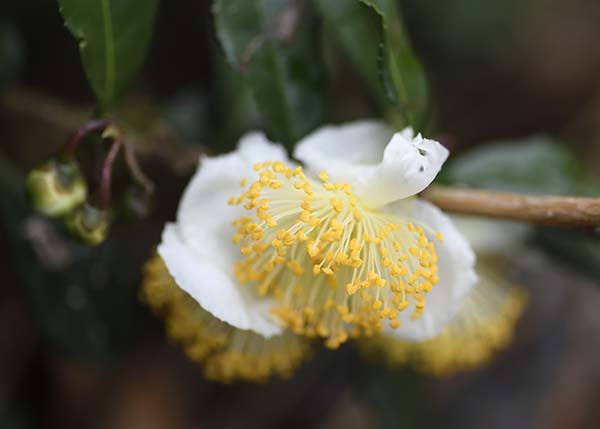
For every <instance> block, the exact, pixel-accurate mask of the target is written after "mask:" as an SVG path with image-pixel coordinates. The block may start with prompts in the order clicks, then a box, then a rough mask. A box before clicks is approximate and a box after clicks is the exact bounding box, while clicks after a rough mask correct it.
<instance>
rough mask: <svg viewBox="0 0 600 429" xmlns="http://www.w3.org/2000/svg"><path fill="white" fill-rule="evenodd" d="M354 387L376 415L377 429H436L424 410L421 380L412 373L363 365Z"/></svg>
mask: <svg viewBox="0 0 600 429" xmlns="http://www.w3.org/2000/svg"><path fill="white" fill-rule="evenodd" d="M360 366H361V368H360V371H357V374H356V375H357V376H356V377H355V380H354V383H355V385H356V390H357V391H358V392H361V393H362V394H363V395H364V397H365V399H366V400H367V401H368V402H369V403H370V405H371V406H372V407H373V408H374V410H375V411H376V415H377V416H378V417H379V422H378V423H379V424H378V427H381V428H384V429H388V428H389V429H392V428H403V429H404V428H406V429H409V428H420V427H436V425H435V424H433V419H432V418H431V416H429V415H428V414H427V410H426V409H425V407H424V404H425V403H426V401H424V398H425V394H424V392H423V386H422V380H423V379H422V378H421V377H420V376H419V375H418V374H416V373H414V372H413V371H409V370H390V369H389V368H387V367H385V366H384V365H381V364H379V363H373V362H363V363H362V364H360Z"/></svg>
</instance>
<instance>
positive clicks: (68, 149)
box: [63, 119, 110, 159]
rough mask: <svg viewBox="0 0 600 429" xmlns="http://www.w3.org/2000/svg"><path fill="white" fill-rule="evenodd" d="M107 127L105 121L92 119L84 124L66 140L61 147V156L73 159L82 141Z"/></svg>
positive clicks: (106, 121)
mask: <svg viewBox="0 0 600 429" xmlns="http://www.w3.org/2000/svg"><path fill="white" fill-rule="evenodd" d="M109 125H110V122H109V121H108V120H106V119H93V120H91V121H89V122H86V123H85V124H83V125H82V126H81V127H80V128H79V129H78V130H77V131H75V132H74V133H73V135H72V136H71V137H70V138H69V140H67V142H66V143H65V145H64V146H63V154H64V155H65V156H66V157H67V158H69V159H72V158H74V157H75V153H76V152H77V148H78V147H79V144H80V143H81V141H82V140H83V139H85V138H86V137H87V136H89V135H90V134H92V133H95V132H98V131H104V130H105V129H106V128H107V127H108V126H109Z"/></svg>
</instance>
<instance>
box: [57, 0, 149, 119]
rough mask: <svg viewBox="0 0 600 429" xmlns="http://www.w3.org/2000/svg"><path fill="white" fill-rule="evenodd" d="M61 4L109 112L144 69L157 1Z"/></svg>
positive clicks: (65, 0) (62, 0)
mask: <svg viewBox="0 0 600 429" xmlns="http://www.w3.org/2000/svg"><path fill="white" fill-rule="evenodd" d="M59 4H60V11H61V13H62V16H63V19H64V20H65V24H66V26H67V27H68V28H69V30H70V31H71V33H72V34H73V36H74V37H75V38H76V39H77V41H78V42H79V51H80V53H81V61H82V63H83V68H84V69H85V74H86V75H87V78H88V80H89V82H90V84H91V86H92V89H93V90H94V93H95V94H96V98H97V99H98V103H99V107H100V109H101V110H102V111H103V112H105V111H107V110H108V109H110V108H111V107H112V104H113V103H114V102H115V100H116V98H117V97H118V96H119V95H120V93H121V92H122V91H123V90H124V88H125V87H126V86H127V84H128V83H129V82H130V81H131V79H132V78H133V77H134V76H135V74H136V73H137V71H138V69H139V68H140V66H141V65H142V62H143V60H144V57H145V55H146V50H147V48H148V44H149V41H150V37H151V35H152V26H153V21H154V14H155V12H156V5H157V0H59Z"/></svg>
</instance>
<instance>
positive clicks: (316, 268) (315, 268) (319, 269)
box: [313, 264, 321, 276]
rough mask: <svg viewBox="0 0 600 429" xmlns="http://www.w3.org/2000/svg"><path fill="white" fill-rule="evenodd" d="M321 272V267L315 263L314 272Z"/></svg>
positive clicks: (316, 273)
mask: <svg viewBox="0 0 600 429" xmlns="http://www.w3.org/2000/svg"><path fill="white" fill-rule="evenodd" d="M320 272H321V267H320V266H319V265H317V264H315V265H313V274H314V275H315V276H316V275H318V274H319V273H320Z"/></svg>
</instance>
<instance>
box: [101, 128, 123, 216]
mask: <svg viewBox="0 0 600 429" xmlns="http://www.w3.org/2000/svg"><path fill="white" fill-rule="evenodd" d="M122 146H123V141H122V140H119V139H117V140H114V141H113V142H112V144H111V146H110V149H109V150H108V153H107V154H106V158H105V159H104V163H103V164H102V171H101V176H100V187H99V189H98V205H99V207H100V208H103V209H105V208H107V207H108V206H109V204H110V197H111V184H112V174H113V166H114V163H115V159H117V155H118V154H119V151H120V150H121V147H122Z"/></svg>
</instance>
